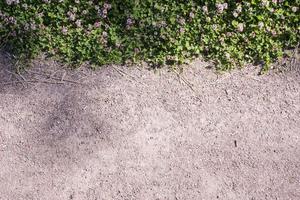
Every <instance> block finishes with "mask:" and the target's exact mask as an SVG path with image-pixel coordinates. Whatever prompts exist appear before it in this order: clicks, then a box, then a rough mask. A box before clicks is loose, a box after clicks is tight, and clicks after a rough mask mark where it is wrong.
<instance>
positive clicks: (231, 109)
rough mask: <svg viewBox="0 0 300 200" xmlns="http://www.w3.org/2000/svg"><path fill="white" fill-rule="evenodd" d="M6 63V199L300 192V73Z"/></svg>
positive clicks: (0, 98)
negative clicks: (18, 70)
mask: <svg viewBox="0 0 300 200" xmlns="http://www.w3.org/2000/svg"><path fill="white" fill-rule="evenodd" d="M0 60H1V62H0V199H1V200H40V199H41V200H68V199H75V200H85V199H87V200H96V199H97V200H102V199H103V200H110V199H114V200H118V199H120V200H121V199H122V200H123V199H128V200H129V199H138V200H139V199H141V200H148V199H149V200H152V199H153V200H158V199H159V200H163V199H170V200H189V199H191V200H194V199H195V200H198V199H199V200H201V199H203V200H210V199H224V200H227V199H232V200H240V199H241V200H244V199H245V200H247V199H249V200H260V199H264V200H265V199H267V200H275V199H278V200H299V199H300V75H299V73H298V72H296V71H291V72H285V73H275V72H270V73H268V74H266V75H262V76H258V75H257V73H258V71H259V69H258V67H246V68H244V69H242V70H235V71H232V72H230V73H224V74H222V75H220V74H217V73H216V72H214V71H213V70H212V69H206V68H205V66H207V64H206V63H203V62H200V61H197V62H195V63H193V64H191V66H189V67H188V68H186V69H185V70H184V72H183V74H182V75H180V77H179V76H178V75H177V74H176V73H175V72H173V71H170V70H167V69H161V70H156V71H153V70H148V69H146V68H142V67H133V68H130V67H120V66H109V67H103V68H101V69H99V70H97V71H92V70H88V69H86V68H84V67H82V68H80V69H77V70H73V71H70V70H68V69H65V68H59V65H58V64H57V63H55V62H54V61H44V60H41V59H40V60H36V61H34V63H33V65H34V66H33V67H32V68H30V69H29V70H28V71H27V72H26V73H23V75H22V76H19V75H16V74H14V72H13V70H12V67H11V61H10V60H9V58H7V57H6V56H5V55H1V59H0Z"/></svg>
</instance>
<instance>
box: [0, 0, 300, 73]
mask: <svg viewBox="0 0 300 200" xmlns="http://www.w3.org/2000/svg"><path fill="white" fill-rule="evenodd" d="M299 5H300V0H290V1H283V0H246V1H236V0H234V1H233V0H228V1H224V0H212V1H202V0H189V1H185V0H110V1H101V0H100V1H96V0H94V1H92V0H91V1H87V0H23V1H22V0H21V1H19V0H0V9H1V10H0V41H1V43H7V44H11V46H13V47H14V50H15V51H16V52H17V53H18V54H26V55H27V56H29V57H34V56H35V55H37V54H39V53H40V52H47V53H48V54H49V55H52V56H55V57H57V58H60V59H63V60H64V61H65V62H68V63H81V62H85V61H89V62H90V63H92V64H96V65H103V64H110V63H123V62H125V61H132V62H138V61H141V60H143V61H146V62H149V63H153V64H180V63H183V62H185V61H186V60H187V59H193V58H195V57H198V56H203V57H204V58H206V59H209V60H213V61H214V62H215V63H216V65H217V66H218V67H219V68H221V69H230V68H232V67H234V66H241V65H243V64H244V63H249V62H257V61H259V62H261V61H263V62H264V63H265V64H266V65H265V66H266V68H267V67H268V66H269V64H270V63H271V62H272V61H274V60H275V59H278V58H279V57H281V56H282V54H283V50H284V49H285V48H290V47H295V46H296V45H297V43H298V42H299V37H300V36H299V35H300V34H299V31H300V28H299V24H300V20H299V19H300V13H299Z"/></svg>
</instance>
